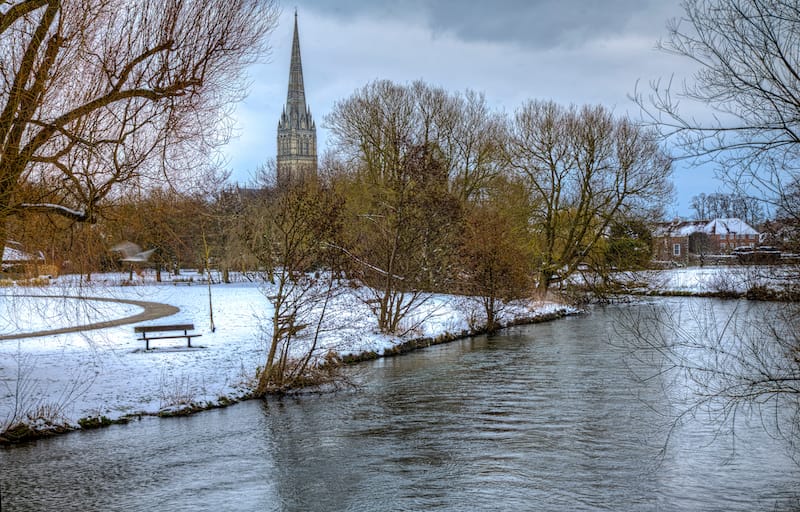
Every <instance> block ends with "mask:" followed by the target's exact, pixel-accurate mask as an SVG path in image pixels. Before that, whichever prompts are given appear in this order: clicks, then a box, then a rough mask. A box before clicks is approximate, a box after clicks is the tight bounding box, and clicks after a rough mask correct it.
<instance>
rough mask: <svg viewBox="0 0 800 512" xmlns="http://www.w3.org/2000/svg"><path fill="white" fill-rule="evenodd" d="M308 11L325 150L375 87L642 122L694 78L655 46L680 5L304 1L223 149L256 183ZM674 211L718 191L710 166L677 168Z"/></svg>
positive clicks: (270, 154) (310, 71) (310, 97)
mask: <svg viewBox="0 0 800 512" xmlns="http://www.w3.org/2000/svg"><path fill="white" fill-rule="evenodd" d="M295 7H296V8H297V12H298V21H299V31H300V48H301V53H302V59H303V73H304V79H305V88H306V98H307V102H308V104H309V106H310V108H311V112H312V115H313V116H314V119H315V121H316V123H317V137H318V143H319V153H320V154H322V152H323V151H324V148H325V147H326V141H327V130H326V129H325V121H324V118H325V115H326V114H327V113H328V112H329V111H330V110H331V108H332V106H333V104H334V103H335V102H336V101H337V100H341V99H344V98H346V97H348V96H350V95H351V94H352V93H353V92H354V91H355V90H356V89H358V88H360V87H362V86H363V85H365V84H367V83H368V82H370V81H373V80H376V79H389V80H393V81H396V82H400V83H407V82H411V81H413V80H417V79H421V80H424V81H425V82H428V83H430V84H432V85H436V86H441V87H444V88H445V89H447V90H450V91H464V90H466V89H473V90H476V91H480V92H483V93H485V95H486V99H487V101H488V102H489V104H490V105H492V106H493V107H494V108H496V109H499V110H504V111H506V112H513V111H514V110H515V109H516V108H517V107H518V106H519V105H521V104H522V102H523V101H525V100H527V99H546V100H554V101H556V102H558V103H562V104H570V103H575V104H585V103H592V104H594V103H601V104H603V105H605V106H607V107H610V108H612V109H613V110H614V111H615V112H616V113H618V114H625V113H628V114H630V115H631V116H633V117H638V108H637V107H636V106H635V105H634V104H633V103H632V102H631V100H630V99H629V95H631V94H632V93H633V92H634V90H635V88H636V84H637V81H639V87H640V88H641V87H645V88H646V87H647V85H648V84H649V82H651V81H653V80H657V79H659V78H661V79H664V80H668V79H669V78H670V77H671V76H673V75H674V77H675V80H683V79H684V78H688V77H690V76H691V72H692V69H691V68H690V67H689V66H690V63H689V62H687V61H685V60H682V59H679V58H677V57H674V56H670V55H667V54H665V53H663V52H660V51H658V50H656V49H655V46H656V43H657V42H658V40H659V39H660V38H662V37H665V36H666V24H667V21H668V20H669V19H671V18H676V17H679V16H680V15H681V13H682V11H681V8H680V5H679V2H678V1H677V0H494V1H492V2H484V1H477V0H475V1H473V0H464V1H459V0H393V1H376V0H372V1H371V0H337V1H335V2H334V1H328V0H296V1H295V3H294V4H288V3H283V4H282V8H283V12H282V15H281V17H280V24H279V26H278V27H277V29H276V30H275V32H274V33H273V34H272V38H271V44H272V54H271V55H270V57H269V58H268V60H267V62H264V63H262V64H259V65H257V66H254V67H253V68H252V69H251V70H250V80H251V81H252V86H251V90H250V95H249V96H248V98H247V99H246V100H245V101H243V102H242V103H241V104H240V105H238V107H237V109H236V111H235V114H234V115H235V120H236V125H237V137H236V138H235V139H234V140H233V141H232V142H231V143H230V144H229V145H228V146H226V148H225V149H224V154H225V156H226V159H227V164H228V166H229V167H230V169H231V170H232V179H233V180H234V181H238V182H240V183H246V182H248V181H249V180H250V178H251V177H252V176H253V173H254V171H255V169H257V168H258V167H259V166H260V165H261V164H263V163H264V162H266V161H267V160H269V159H271V158H274V157H275V152H276V140H275V139H276V129H277V123H278V118H279V116H280V113H281V110H282V108H283V105H284V103H285V101H286V88H287V82H288V75H289V58H290V53H291V42H292V28H293V16H294V9H295ZM675 184H676V188H677V197H676V202H675V205H674V207H673V208H672V209H671V210H670V211H669V212H668V213H669V214H670V215H683V216H689V215H690V213H691V211H690V209H689V201H690V200H691V197H692V196H694V195H697V194H699V193H700V192H706V193H710V192H714V191H717V189H718V187H719V185H718V183H717V182H716V181H715V180H714V179H713V175H712V173H711V171H709V170H703V171H700V170H697V169H691V168H689V167H688V164H684V163H678V164H677V165H676V172H675Z"/></svg>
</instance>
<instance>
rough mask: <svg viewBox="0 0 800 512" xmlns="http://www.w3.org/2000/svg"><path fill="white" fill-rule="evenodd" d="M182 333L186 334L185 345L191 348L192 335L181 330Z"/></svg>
mask: <svg viewBox="0 0 800 512" xmlns="http://www.w3.org/2000/svg"><path fill="white" fill-rule="evenodd" d="M183 335H184V336H186V345H187V346H188V347H189V348H192V337H191V336H189V333H188V332H186V331H183Z"/></svg>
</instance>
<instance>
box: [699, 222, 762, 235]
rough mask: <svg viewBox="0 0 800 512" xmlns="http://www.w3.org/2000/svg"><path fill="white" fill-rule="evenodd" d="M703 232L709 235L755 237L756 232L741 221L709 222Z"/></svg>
mask: <svg viewBox="0 0 800 512" xmlns="http://www.w3.org/2000/svg"><path fill="white" fill-rule="evenodd" d="M703 231H704V232H706V233H708V234H709V235H727V234H732V233H735V234H737V235H757V234H758V231H756V230H755V229H753V228H752V227H750V225H749V224H747V223H746V222H745V221H743V220H741V219H714V220H712V221H711V222H709V223H708V224H707V225H706V227H705V228H703Z"/></svg>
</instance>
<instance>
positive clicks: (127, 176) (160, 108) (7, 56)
mask: <svg viewBox="0 0 800 512" xmlns="http://www.w3.org/2000/svg"><path fill="white" fill-rule="evenodd" d="M276 22H277V7H276V5H275V3H274V2H273V1H272V0H263V1H262V0H209V1H206V2H185V1H182V0H159V1H156V0H141V1H136V2H132V1H127V0H92V1H89V0H19V1H14V2H4V6H3V7H2V8H0V61H2V63H3V64H2V66H0V239H4V238H5V234H4V225H5V220H6V218H7V217H8V216H9V215H13V214H16V213H19V212H22V211H44V212H54V213H57V214H59V215H62V216H65V217H68V218H70V219H73V220H76V221H92V220H94V219H95V218H96V214H97V209H98V207H99V206H100V204H101V202H102V201H103V200H104V199H105V198H107V197H109V196H110V195H112V194H113V192H114V191H115V190H119V189H121V188H124V187H127V186H139V185H143V184H147V183H148V182H150V181H155V182H158V183H163V181H164V180H165V179H167V180H168V179H169V178H170V177H175V176H176V173H182V172H185V171H188V170H189V169H191V170H192V172H193V174H194V175H196V174H197V172H198V171H199V170H200V169H201V166H200V165H198V162H202V158H200V157H201V155H208V154H209V149H210V148H212V147H213V146H215V145H216V144H217V143H219V142H221V141H223V140H225V139H226V137H227V136H228V130H227V127H228V126H229V125H228V123H226V122H225V121H224V116H225V113H226V112H227V109H228V108H229V105H230V102H231V101H232V100H235V99H237V98H239V97H241V95H242V94H243V92H244V86H245V84H244V82H243V81H242V79H241V77H242V73H243V71H244V69H245V67H246V66H247V65H249V64H250V63H252V62H253V61H254V60H255V59H257V58H258V57H259V56H260V55H262V54H263V52H264V50H265V49H266V38H267V35H268V34H269V33H270V32H271V30H272V29H273V28H274V26H275V24H276ZM189 154H191V161H190V159H189V158H188V157H189ZM190 163H191V165H190ZM191 177H194V176H192V175H190V174H182V178H186V179H188V178H191ZM176 182H177V180H176ZM30 183H35V184H37V185H38V186H37V187H36V190H37V191H38V192H39V195H38V196H36V197H32V198H31V197H24V196H22V195H20V193H19V192H20V191H21V190H22V188H24V185H25V184H30Z"/></svg>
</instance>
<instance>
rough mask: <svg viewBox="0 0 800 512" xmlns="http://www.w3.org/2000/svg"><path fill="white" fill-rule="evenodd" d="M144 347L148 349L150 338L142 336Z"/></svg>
mask: <svg viewBox="0 0 800 512" xmlns="http://www.w3.org/2000/svg"><path fill="white" fill-rule="evenodd" d="M144 349H145V350H150V340H149V339H147V337H145V338H144Z"/></svg>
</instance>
